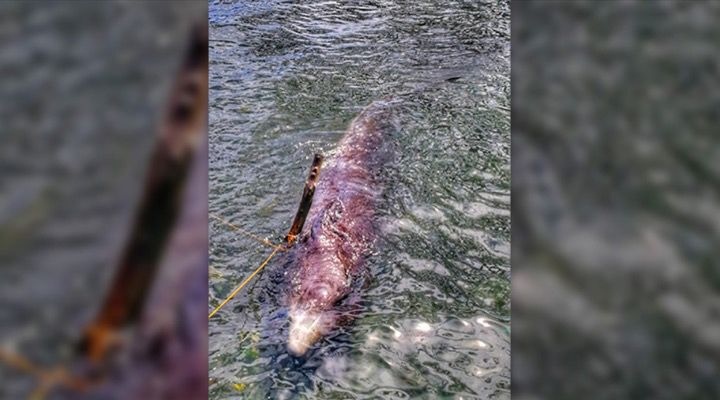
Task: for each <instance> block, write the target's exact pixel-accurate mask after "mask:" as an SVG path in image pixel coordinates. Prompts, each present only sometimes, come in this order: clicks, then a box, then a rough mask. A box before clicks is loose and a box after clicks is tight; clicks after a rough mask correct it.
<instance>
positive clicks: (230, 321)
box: [209, 1, 510, 399]
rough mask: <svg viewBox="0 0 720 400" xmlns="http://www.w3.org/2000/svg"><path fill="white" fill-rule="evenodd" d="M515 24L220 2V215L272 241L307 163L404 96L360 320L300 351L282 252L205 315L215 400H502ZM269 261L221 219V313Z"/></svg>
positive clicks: (217, 288)
mask: <svg viewBox="0 0 720 400" xmlns="http://www.w3.org/2000/svg"><path fill="white" fill-rule="evenodd" d="M509 18H510V11H509V4H508V2H507V1H485V2H477V1H473V2H444V4H442V5H436V4H433V3H432V2H412V3H407V4H403V3H394V2H384V1H379V2H368V3H364V4H359V3H354V2H344V3H336V2H317V3H303V4H291V3H283V2H264V3H254V2H249V3H248V2H215V3H213V4H211V6H210V139H209V141H210V154H209V157H210V161H209V162H210V164H209V165H210V198H209V207H210V212H211V213H214V214H216V215H219V216H220V217H222V218H224V219H226V220H228V221H230V222H233V223H235V224H237V225H240V226H242V227H244V228H246V229H249V230H251V231H253V232H254V233H257V234H259V235H261V236H265V237H268V238H270V239H272V240H275V241H278V240H279V239H280V238H281V237H282V236H283V235H284V233H285V232H286V231H287V229H288V228H289V225H290V222H291V220H292V217H293V214H294V212H295V208H296V207H297V202H298V201H299V196H300V193H301V191H302V184H303V181H304V179H305V175H306V173H307V168H308V166H309V164H310V160H311V158H312V155H313V153H314V152H316V151H321V152H323V153H326V154H327V155H332V152H333V149H334V147H335V145H336V144H337V142H338V141H339V140H340V138H341V137H342V136H343V134H344V132H345V130H346V128H347V126H348V124H349V122H350V121H351V120H352V118H353V117H354V116H355V115H356V114H357V113H358V112H359V111H360V110H361V109H362V108H363V107H364V106H366V105H367V104H369V103H371V102H373V101H374V100H378V99H380V98H383V97H385V96H392V97H395V98H398V99H400V101H399V102H398V104H397V105H396V106H395V107H396V108H395V110H394V114H395V116H396V117H397V120H398V130H397V132H394V133H393V134H392V135H391V136H390V138H389V140H390V145H391V147H392V148H393V149H394V152H393V157H392V160H391V162H390V163H389V164H388V165H387V167H386V169H385V170H384V171H383V176H382V179H383V181H384V182H386V185H385V190H384V192H383V201H382V205H381V207H380V209H379V210H378V215H379V217H378V218H379V220H378V222H379V225H380V226H381V227H382V228H381V231H380V234H379V240H378V243H377V248H376V252H375V254H374V255H373V256H372V257H370V259H369V263H368V264H369V266H368V268H369V270H370V275H371V277H372V278H371V279H370V282H369V285H368V287H367V288H365V289H363V290H362V293H361V296H362V304H361V305H362V312H361V313H360V316H359V318H357V319H355V320H354V321H353V322H352V323H350V324H347V325H343V326H340V327H338V328H337V329H336V331H335V332H333V333H332V334H330V335H328V336H327V337H326V338H324V339H323V340H322V341H320V342H319V343H318V344H317V345H316V346H315V347H314V348H313V349H312V350H311V351H310V352H309V353H308V354H307V356H306V357H305V358H294V357H291V356H290V355H289V354H288V352H287V350H286V347H285V345H286V335H287V318H286V315H285V313H284V312H285V311H284V308H283V299H284V296H285V294H286V285H285V284H284V272H285V271H284V268H292V265H287V263H285V262H284V260H283V258H282V257H278V258H276V259H274V260H273V262H271V263H270V265H269V266H268V267H267V269H266V271H264V272H263V273H262V274H260V275H259V276H258V277H257V278H256V279H255V280H254V281H253V283H251V284H250V285H249V286H248V287H246V288H245V289H244V290H243V291H242V292H241V293H240V294H239V295H238V296H237V297H236V298H235V299H234V300H233V301H232V302H231V303H230V304H229V305H228V306H226V308H225V309H223V311H221V312H220V314H219V316H218V317H217V318H214V319H213V320H212V321H210V327H209V334H210V338H209V341H210V348H209V349H210V353H209V354H210V377H211V382H210V385H211V386H210V394H211V398H214V399H221V398H324V399H339V398H410V397H412V398H458V399H459V398H465V399H468V398H479V399H485V398H502V399H509V398H510V392H509V390H510V388H509V385H510V317H509V315H510V304H509V299H510V296H509V291H510V285H509V279H510V113H509V104H510V79H509V73H510V61H509V55H510V42H509ZM321 179H322V177H321ZM269 252H270V251H269V250H268V249H267V248H262V247H260V246H259V245H258V244H257V243H256V242H253V241H252V240H249V239H247V238H245V237H243V236H242V235H240V234H238V233H237V232H233V231H232V230H230V229H228V228H227V227H225V226H223V225H221V224H219V223H216V222H211V227H210V264H211V267H210V299H209V301H210V304H211V306H214V305H217V304H218V303H219V302H220V301H221V300H222V299H223V298H224V297H225V296H226V295H227V294H229V292H230V291H231V290H232V289H233V288H234V287H235V286H237V285H238V284H239V283H240V282H241V281H242V280H243V279H244V278H245V277H246V276H247V275H248V274H249V273H250V272H252V271H253V269H254V268H255V267H257V266H258V265H259V263H260V262H261V261H262V259H263V258H264V257H265V256H266V255H267V254H268V253H269Z"/></svg>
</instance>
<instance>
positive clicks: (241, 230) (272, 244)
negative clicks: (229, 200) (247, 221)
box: [209, 214, 285, 251]
mask: <svg viewBox="0 0 720 400" xmlns="http://www.w3.org/2000/svg"><path fill="white" fill-rule="evenodd" d="M209 216H210V218H212V219H214V220H216V221H218V222H220V223H222V224H224V225H227V226H229V227H231V228H233V229H234V230H236V231H238V232H240V233H242V234H244V235H245V236H247V237H249V238H251V239H254V240H256V241H257V242H260V243H262V244H264V245H266V246H270V247H272V248H273V249H276V250H279V251H285V248H283V247H282V246H278V245H276V244H274V243H273V242H271V241H269V240H267V239H263V238H261V237H260V236H257V235H254V234H252V233H251V232H248V231H246V230H245V229H243V228H241V227H239V226H237V225H234V224H232V223H230V222H228V221H225V220H224V219H222V218H220V217H218V216H217V215H215V214H209Z"/></svg>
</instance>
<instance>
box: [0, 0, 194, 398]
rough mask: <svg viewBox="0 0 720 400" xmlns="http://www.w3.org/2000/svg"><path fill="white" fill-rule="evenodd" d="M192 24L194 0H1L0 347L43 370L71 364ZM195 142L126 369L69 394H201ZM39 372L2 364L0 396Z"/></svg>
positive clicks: (132, 203)
mask: <svg viewBox="0 0 720 400" xmlns="http://www.w3.org/2000/svg"><path fill="white" fill-rule="evenodd" d="M206 21H207V5H206V4H204V3H203V2H190V1H185V2H182V1H180V2H133V1H107V2H74V1H64V2H62V1H58V2H21V1H17V2H10V1H8V2H2V3H0V75H2V77H3V78H2V82H3V83H2V85H0V121H1V122H0V131H1V133H0V348H2V349H5V350H8V351H12V352H14V353H17V354H22V355H23V356H24V357H26V358H28V359H30V360H32V361H33V362H34V363H37V364H38V365H40V366H45V367H51V366H54V365H59V364H65V363H68V362H71V361H72V360H73V357H74V354H75V353H74V352H75V349H74V345H75V344H76V342H77V341H78V339H79V337H80V335H81V334H82V331H83V329H84V328H85V326H86V325H87V324H88V323H89V322H90V321H91V320H92V319H93V318H94V317H95V315H96V314H97V313H98V309H99V306H100V304H101V303H102V302H103V301H104V298H105V295H106V292H107V289H108V286H109V285H110V281H111V279H112V278H113V273H114V271H115V267H116V265H117V264H118V260H119V258H120V255H121V252H122V250H123V247H124V245H125V243H126V241H127V239H128V236H129V235H130V228H131V224H132V221H133V217H134V216H135V214H136V213H137V208H138V203H139V202H140V196H141V194H142V190H143V185H144V183H145V177H146V173H147V170H148V162H149V158H150V156H151V152H152V150H153V145H154V144H155V142H156V141H157V138H158V126H159V123H160V122H161V119H162V116H163V111H164V110H165V108H167V104H166V103H167V101H168V97H169V94H170V89H171V85H172V83H173V80H174V79H175V77H176V75H177V72H178V70H179V68H180V66H181V65H182V62H183V57H184V55H185V53H186V49H187V47H188V42H189V37H190V29H191V27H192V26H193V25H197V24H203V23H205V22H206ZM200 153H201V154H200V155H201V157H195V162H194V164H193V167H192V173H191V177H190V178H189V181H190V182H189V183H188V185H189V187H190V189H191V190H188V194H187V195H185V197H184V199H183V203H182V204H183V206H182V209H183V211H182V215H181V217H180V220H179V223H178V224H177V225H176V229H175V232H174V233H173V234H172V235H171V238H170V243H169V245H168V247H167V248H166V250H165V252H164V253H165V256H164V257H163V263H162V265H161V269H160V273H159V276H158V278H157V279H156V281H157V282H156V283H157V284H154V285H153V286H152V293H151V294H150V297H149V301H148V302H147V303H146V307H144V309H143V316H142V318H141V321H140V322H139V324H138V326H137V327H136V328H137V332H138V333H137V335H136V336H133V337H134V339H133V341H134V343H133V344H132V346H130V347H132V348H133V350H132V352H130V353H132V355H131V356H127V357H126V358H129V361H128V362H127V364H126V365H131V366H132V368H125V369H124V370H120V371H115V372H114V375H113V376H112V379H111V380H110V381H108V383H107V385H104V386H103V387H102V388H100V389H97V390H93V391H92V392H90V393H85V394H83V396H86V397H88V398H122V399H124V398H148V399H152V398H205V397H206V390H207V380H206V379H207V378H206V376H207V375H206V371H207V356H206V342H205V340H206V329H207V326H206V308H207V305H206V299H207V297H206V290H207V289H206V288H207V242H206V238H207V170H206V168H207V166H206V155H205V154H206V150H202V149H201V151H200ZM190 192H191V193H190ZM198 317H199V318H198ZM183 318H184V321H185V322H184V323H185V324H186V325H187V326H189V327H191V329H189V330H186V331H185V333H184V335H185V336H184V337H182V338H178V337H177V336H178V334H177V332H178V330H177V329H172V328H171V326H172V325H173V324H177V323H178V322H177V321H178V320H180V319H183ZM151 341H152V345H151V344H149V343H150V342H151ZM144 342H147V343H144ZM168 346H170V347H172V346H175V347H172V349H174V350H172V351H170V350H167V351H165V350H163V351H160V350H158V349H159V348H160V349H164V348H167V347H168ZM151 350H152V351H151ZM170 353H172V356H166V355H167V354H170ZM173 357H175V358H173ZM170 360H172V361H173V362H174V363H175V365H180V366H181V367H179V368H171V367H169V366H170V365H172V363H170ZM182 362H184V364H183V363H182ZM162 363H165V364H166V365H164V364H162ZM183 365H184V367H183ZM188 366H192V368H195V370H190V368H187V367H188ZM37 384H38V382H37V380H36V379H34V378H33V377H32V376H30V375H27V374H24V373H21V372H18V371H16V370H15V369H13V368H9V367H8V366H7V365H5V364H3V363H0V398H2V399H20V398H27V396H28V394H29V393H31V392H32V391H33V390H34V389H35V388H36V386H37ZM173 393H174V395H173ZM181 394H182V395H181ZM49 397H50V398H79V397H81V395H80V394H79V393H70V392H67V391H65V392H63V391H62V390H59V391H58V390H56V391H51V392H50V394H49Z"/></svg>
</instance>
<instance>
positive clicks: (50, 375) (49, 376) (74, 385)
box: [0, 349, 91, 400]
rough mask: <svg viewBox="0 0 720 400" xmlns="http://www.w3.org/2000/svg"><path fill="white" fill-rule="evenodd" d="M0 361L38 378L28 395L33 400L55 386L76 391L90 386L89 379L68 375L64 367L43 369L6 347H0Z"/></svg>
mask: <svg viewBox="0 0 720 400" xmlns="http://www.w3.org/2000/svg"><path fill="white" fill-rule="evenodd" d="M0 361H2V362H3V363H5V364H6V365H8V366H10V367H13V368H15V369H17V370H19V371H22V372H24V373H27V374H28V375H32V376H34V377H35V378H36V379H38V381H39V384H38V387H37V388H36V389H35V390H34V391H33V393H31V394H30V396H29V398H30V399H33V400H36V399H37V400H39V399H43V398H45V396H47V394H48V392H49V391H50V390H51V389H52V388H53V387H56V386H64V387H66V388H68V389H73V390H77V391H83V390H86V389H88V388H89V387H90V386H91V382H90V381H88V380H85V379H83V378H79V377H74V376H72V375H70V374H69V371H68V370H67V369H66V368H64V367H56V368H53V369H45V368H42V367H39V366H37V365H36V364H35V363H33V362H32V361H30V360H28V359H27V358H25V357H23V356H21V355H20V354H17V353H13V352H11V351H9V350H6V349H0Z"/></svg>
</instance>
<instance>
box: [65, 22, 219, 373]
mask: <svg viewBox="0 0 720 400" xmlns="http://www.w3.org/2000/svg"><path fill="white" fill-rule="evenodd" d="M207 68H208V47H207V27H206V26H197V27H196V28H195V30H194V31H193V35H192V39H191V43H190V46H189V48H188V51H187V53H186V56H185V60H184V63H183V65H182V67H181V69H180V71H179V73H178V76H177V78H176V81H175V83H174V85H173V88H172V92H171V93H170V98H169V102H168V103H169V104H168V108H167V109H166V110H165V113H164V115H163V118H162V121H161V124H160V127H159V137H158V141H157V143H156V144H155V148H154V151H153V153H152V156H151V159H150V165H149V168H148V172H147V175H146V178H145V188H144V191H143V195H142V199H141V201H140V204H139V205H138V211H137V214H136V215H135V220H134V222H133V226H132V230H131V232H130V235H129V238H128V241H127V242H126V244H125V248H124V251H123V253H122V255H121V258H120V261H119V264H118V266H117V268H116V274H115V277H114V279H113V281H112V282H111V285H110V288H109V290H108V293H107V297H106V298H105V301H104V303H103V305H102V307H101V308H100V311H99V313H98V315H97V316H96V318H95V320H93V321H92V322H91V323H90V324H89V325H88V326H87V327H86V330H85V333H84V335H83V337H82V338H81V341H80V343H79V346H78V347H79V350H80V352H81V354H83V355H86V356H88V357H89V358H90V359H91V360H93V361H99V360H100V359H102V358H103V357H104V355H105V353H106V352H107V350H108V348H109V347H110V346H111V345H112V343H113V342H114V341H115V340H116V339H117V338H118V333H119V331H120V330H121V329H122V328H124V327H126V326H128V325H131V324H134V323H136V322H137V320H138V318H139V315H140V313H141V311H142V309H143V306H144V303H145V300H146V298H147V296H148V294H149V291H150V288H151V286H152V283H153V281H154V279H155V276H156V275H157V271H158V268H159V266H160V262H161V259H162V255H163V253H164V250H165V245H166V244H167V242H168V240H169V238H170V236H171V234H172V232H173V228H174V226H175V223H176V222H177V219H178V217H179V215H180V211H181V209H182V195H183V192H184V187H185V182H186V181H187V178H188V174H189V171H190V166H191V164H192V160H193V159H194V155H195V153H196V152H197V149H198V147H199V144H200V143H201V142H202V135H203V134H205V132H206V131H207V128H206V127H207V110H208V108H207V107H208V106H207V81H208V77H207V73H208V69H207Z"/></svg>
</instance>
